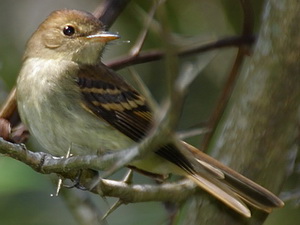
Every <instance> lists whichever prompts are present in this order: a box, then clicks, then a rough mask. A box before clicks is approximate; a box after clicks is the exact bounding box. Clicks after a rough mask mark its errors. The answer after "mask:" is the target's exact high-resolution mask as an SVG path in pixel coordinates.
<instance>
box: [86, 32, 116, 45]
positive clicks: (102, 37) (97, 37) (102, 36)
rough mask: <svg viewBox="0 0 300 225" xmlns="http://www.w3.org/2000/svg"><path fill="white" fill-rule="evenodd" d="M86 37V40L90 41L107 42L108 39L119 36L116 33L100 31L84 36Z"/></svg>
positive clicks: (111, 39) (114, 38)
mask: <svg viewBox="0 0 300 225" xmlns="http://www.w3.org/2000/svg"><path fill="white" fill-rule="evenodd" d="M86 38H87V39H88V40H91V41H97V42H105V43H106V42H109V41H113V40H116V39H118V38H120V36H119V35H118V34H114V33H110V32H105V31H101V32H100V33H98V34H92V35H88V36H86Z"/></svg>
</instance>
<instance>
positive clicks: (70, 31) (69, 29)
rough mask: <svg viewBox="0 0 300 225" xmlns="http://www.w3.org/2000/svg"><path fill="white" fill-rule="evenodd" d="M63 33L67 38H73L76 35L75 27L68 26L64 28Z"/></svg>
mask: <svg viewBox="0 0 300 225" xmlns="http://www.w3.org/2000/svg"><path fill="white" fill-rule="evenodd" d="M63 33H64V35H66V36H72V35H74V34H75V28H74V27H73V26H70V25H67V26H65V27H64V29H63Z"/></svg>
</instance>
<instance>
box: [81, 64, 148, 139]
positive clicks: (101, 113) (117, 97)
mask: <svg viewBox="0 0 300 225" xmlns="http://www.w3.org/2000/svg"><path fill="white" fill-rule="evenodd" d="M99 73H102V74H100V75H99ZM76 82H77V84H78V86H79V88H80V91H81V94H82V97H83V104H84V106H85V107H86V108H87V109H88V110H90V111H91V112H92V113H93V114H95V115H96V116H98V117H99V118H101V119H104V120H105V121H107V122H108V123H109V124H111V125H112V126H113V127H115V128H116V129H117V130H119V131H120V132H122V133H123V134H125V135H126V136H128V137H129V138H131V139H132V140H134V141H136V142H138V141H140V140H141V139H143V138H144V137H145V136H146V135H147V133H148V131H149V130H150V129H151V126H152V113H151V111H150V109H149V106H148V105H147V103H146V101H145V98H144V97H143V96H141V95H140V94H139V93H138V92H137V91H136V90H135V89H133V88H132V87H131V86H129V85H128V84H127V83H126V82H125V81H124V80H123V79H122V78H121V77H119V76H118V75H116V74H115V73H114V72H113V71H111V70H109V69H108V68H106V67H103V66H102V67H101V66H85V67H83V68H81V70H80V73H79V74H78V77H77V80H76Z"/></svg>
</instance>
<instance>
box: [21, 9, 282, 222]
mask: <svg viewBox="0 0 300 225" xmlns="http://www.w3.org/2000/svg"><path fill="white" fill-rule="evenodd" d="M119 37H120V36H119V35H118V34H115V33H112V32H108V31H106V28H105V25H104V24H102V23H101V22H100V21H99V20H98V19H97V18H96V17H94V16H93V15H92V14H90V13H88V12H84V11H79V10H71V9H63V10H57V11H54V12H52V13H51V14H50V15H49V16H48V17H47V18H46V19H45V21H44V22H42V23H41V24H40V25H39V27H38V28H37V30H36V31H35V32H34V33H33V34H32V36H31V37H30V39H29V40H28V42H27V44H26V50H25V53H24V57H23V63H22V67H21V70H20V73H19V76H18V79H17V85H16V96H17V105H18V111H19V114H20V117H21V120H22V122H23V123H24V124H25V125H26V126H27V128H28V129H29V131H30V134H31V135H32V136H33V137H34V138H35V139H36V140H37V141H38V142H39V143H40V144H41V146H42V147H43V148H44V149H45V150H46V151H48V152H49V153H51V154H53V155H55V156H65V155H66V154H67V151H68V149H69V148H70V146H72V148H71V153H72V154H73V155H88V154H100V155H101V154H106V153H109V152H112V151H120V150H122V149H125V148H128V147H130V146H133V145H135V144H137V143H140V142H141V141H142V140H143V139H144V138H145V137H147V135H148V134H149V132H150V130H151V128H152V127H153V123H154V115H153V111H152V109H151V108H150V106H149V104H148V103H147V100H146V98H145V97H144V96H142V95H141V94H140V93H139V92H138V91H137V90H136V89H135V88H133V87H132V86H131V85H130V84H129V83H127V82H126V81H125V80H124V79H123V78H122V77H121V76H120V75H118V74H117V73H116V72H115V71H113V70H112V69H110V68H108V67H107V66H106V65H105V64H103V63H102V62H101V57H102V54H103V51H104V49H105V46H106V45H107V43H108V42H110V41H113V40H116V39H118V38H119ZM181 144H182V149H180V150H179V149H178V147H176V145H175V144H174V143H167V144H165V145H163V146H160V147H158V148H157V149H155V150H154V151H153V152H150V153H149V154H146V155H145V156H144V157H142V158H139V159H136V160H134V161H132V162H130V163H129V164H128V165H127V166H128V167H132V168H136V169H137V170H140V171H145V172H149V173H153V174H162V175H165V174H177V175H181V176H184V177H187V178H188V179H190V180H192V181H193V182H195V183H196V184H197V185H198V186H199V187H200V188H202V189H204V190H205V191H206V192H208V193H209V194H211V195H212V196H214V197H215V198H217V199H218V200H220V201H221V202H223V203H224V204H225V205H227V206H228V207H230V208H232V209H233V210H234V211H236V212H237V213H239V214H241V215H243V216H245V217H251V211H250V209H249V207H248V206H247V205H251V206H254V207H256V208H258V209H260V210H263V211H265V212H267V213H270V212H271V211H272V209H273V208H277V207H282V206H283V205H284V203H283V201H281V200H280V199H279V198H278V197H277V196H276V195H274V194H273V193H271V192H270V191H268V190H267V189H265V188H263V187H262V186H260V185H259V184H257V183H255V182H253V181H251V180H250V179H248V178H246V177H244V176H243V175H241V174H239V173H238V172H236V171H234V170H232V169H231V168H229V167H227V166H225V165H224V164H222V163H221V162H219V161H217V160H216V159H214V158H212V157H211V156H209V155H207V154H205V153H203V152H202V151H200V150H198V149H197V148H195V147H193V146H192V145H190V144H188V143H186V142H183V141H182V142H181Z"/></svg>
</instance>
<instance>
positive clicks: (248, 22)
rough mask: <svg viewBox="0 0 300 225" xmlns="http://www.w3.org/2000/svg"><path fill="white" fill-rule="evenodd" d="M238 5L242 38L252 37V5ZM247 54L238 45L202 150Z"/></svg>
mask: <svg viewBox="0 0 300 225" xmlns="http://www.w3.org/2000/svg"><path fill="white" fill-rule="evenodd" d="M240 3H241V6H242V10H243V13H244V20H243V31H242V36H245V37H251V36H252V35H253V27H254V17H253V11H252V4H251V2H250V1H248V0H240ZM247 54H249V46H246V45H239V49H238V52H237V56H236V59H235V62H234V64H233V67H232V69H231V71H230V73H229V76H228V79H227V81H226V83H225V85H224V89H223V91H222V93H221V97H220V98H219V100H218V103H217V105H216V107H215V109H214V111H213V113H212V116H211V117H210V119H209V123H208V124H209V128H210V129H211V130H212V132H209V133H207V134H206V135H205V137H204V141H203V144H202V148H203V149H206V148H207V147H208V144H209V141H210V139H211V137H212V136H213V134H214V131H215V129H216V127H217V125H218V124H219V121H220V120H221V117H222V115H223V113H224V111H225V107H226V105H227V103H228V101H229V98H230V96H231V93H232V90H233V88H234V85H235V82H236V80H237V78H238V76H239V72H240V69H241V67H242V64H243V62H244V59H245V57H246V55H247Z"/></svg>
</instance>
